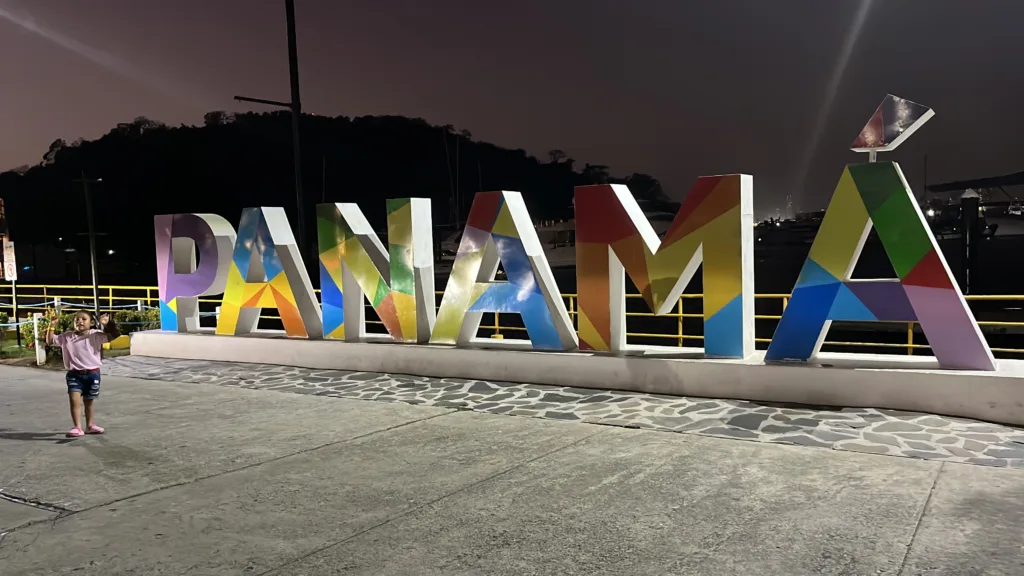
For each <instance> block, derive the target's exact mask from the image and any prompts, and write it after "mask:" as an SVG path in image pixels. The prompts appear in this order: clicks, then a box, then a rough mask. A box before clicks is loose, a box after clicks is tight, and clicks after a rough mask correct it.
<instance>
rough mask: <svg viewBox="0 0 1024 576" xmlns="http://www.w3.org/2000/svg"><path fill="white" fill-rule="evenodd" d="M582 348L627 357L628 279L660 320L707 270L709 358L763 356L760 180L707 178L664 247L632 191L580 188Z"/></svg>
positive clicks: (578, 268) (691, 197)
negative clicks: (757, 329)
mask: <svg viewBox="0 0 1024 576" xmlns="http://www.w3.org/2000/svg"><path fill="white" fill-rule="evenodd" d="M574 204H575V207H576V278H577V279H576V283H577V291H578V292H579V296H578V302H579V315H578V318H579V336H580V348H581V349H584V350H603V351H611V352H621V351H623V350H624V349H626V310H625V297H626V287H625V275H626V274H628V275H629V278H630V279H631V280H632V281H633V284H634V285H635V286H636V287H637V289H638V290H639V292H640V295H641V296H642V297H643V300H644V302H646V303H647V306H648V307H649V308H650V310H651V311H653V312H654V313H655V314H668V313H670V312H672V309H673V308H674V307H675V306H676V303H677V302H678V300H679V297H680V294H681V293H682V291H683V290H684V289H685V288H686V285H687V284H689V282H690V280H691V279H692V278H693V275H694V274H695V273H696V272H697V269H698V268H699V267H700V265H701V264H702V263H703V265H704V268H703V270H704V353H705V355H706V356H711V357H724V358H744V357H746V356H749V355H750V354H752V353H753V351H754V260H753V257H754V245H753V244H754V238H753V235H754V215H753V178H752V177H751V176H747V175H740V174H734V175H727V176H707V177H702V178H699V179H698V180H697V182H696V183H695V184H694V186H693V188H692V189H691V190H690V193H689V194H687V196H686V199H685V200H684V201H683V203H682V206H680V208H679V212H678V213H677V214H676V216H675V219H674V220H673V221H672V224H671V226H670V227H669V229H668V232H666V234H665V238H664V239H659V238H658V235H657V234H656V233H655V231H654V228H653V227H652V226H651V224H650V222H648V220H647V218H646V216H644V213H643V211H642V210H641V209H640V206H639V205H638V204H637V201H636V200H635V199H634V198H633V195H632V194H630V192H629V188H627V187H626V186H623V185H619V184H610V185H600V186H580V187H577V188H576V192H575V200H574Z"/></svg>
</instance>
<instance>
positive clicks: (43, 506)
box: [0, 489, 73, 514]
mask: <svg viewBox="0 0 1024 576" xmlns="http://www.w3.org/2000/svg"><path fill="white" fill-rule="evenodd" d="M0 500H6V501H8V502H11V503H13V504H21V505H23V506H29V507H31V508H38V509H40V510H46V511H47V512H54V513H56V514H67V513H70V512H73V510H71V509H70V508H65V507H63V506H60V505H58V504H51V503H48V502H43V501H41V500H35V499H32V498H22V497H21V496H14V495H13V494H7V493H5V492H4V491H3V489H0Z"/></svg>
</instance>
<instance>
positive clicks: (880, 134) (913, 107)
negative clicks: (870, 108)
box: [850, 94, 935, 152]
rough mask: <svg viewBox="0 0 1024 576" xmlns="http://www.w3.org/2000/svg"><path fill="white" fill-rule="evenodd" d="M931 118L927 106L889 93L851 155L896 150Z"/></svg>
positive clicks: (857, 139)
mask: <svg viewBox="0 0 1024 576" xmlns="http://www.w3.org/2000/svg"><path fill="white" fill-rule="evenodd" d="M934 115H935V111H934V110H932V109H931V108H928V107H927V106H923V105H921V104H918V103H917V102H911V101H910V100H907V99H905V98H900V97H898V96H893V95H892V94H888V95H886V97H885V99H884V100H882V103H881V104H879V105H878V108H877V109H875V113H874V114H872V115H871V119H870V120H868V123H867V124H865V125H864V128H863V129H862V130H861V131H860V134H858V135H857V138H856V139H855V140H854V141H853V144H851V145H850V149H851V150H853V151H854V152H888V151H891V150H895V149H896V147H897V146H899V145H900V144H902V143H903V142H904V141H905V140H906V139H907V138H910V135H911V134H913V133H914V132H915V131H917V129H918V128H920V127H921V126H923V125H924V123H925V122H927V121H928V120H929V119H930V118H931V117H932V116H934Z"/></svg>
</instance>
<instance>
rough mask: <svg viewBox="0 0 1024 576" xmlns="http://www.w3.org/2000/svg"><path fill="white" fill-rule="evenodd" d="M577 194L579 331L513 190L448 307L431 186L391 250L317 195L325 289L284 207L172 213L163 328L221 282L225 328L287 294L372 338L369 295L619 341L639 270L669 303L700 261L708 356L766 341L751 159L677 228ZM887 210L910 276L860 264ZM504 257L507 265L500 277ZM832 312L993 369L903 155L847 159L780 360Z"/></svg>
mask: <svg viewBox="0 0 1024 576" xmlns="http://www.w3.org/2000/svg"><path fill="white" fill-rule="evenodd" d="M915 107H916V108H915ZM908 111H909V112H908ZM930 112H931V111H930V110H929V109H924V108H923V107H921V106H920V105H917V104H914V103H911V102H907V101H901V100H899V99H894V97H891V96H890V97H887V99H886V101H884V102H883V104H882V106H879V109H878V111H876V114H875V116H873V117H872V120H871V121H869V123H868V126H866V127H865V131H864V132H862V134H861V136H860V137H858V140H857V142H856V143H855V146H854V149H855V150H858V151H869V152H872V159H873V153H874V152H875V151H878V150H882V151H885V150H891V149H892V148H894V147H895V146H896V145H898V143H899V141H902V140H905V138H906V135H909V132H912V131H914V130H916V129H917V128H918V127H919V126H920V124H921V123H923V122H924V121H925V120H927V119H928V118H929V117H930ZM887 116H888V117H891V118H893V120H892V121H889V120H887V119H886V118H887ZM894 142H895V144H894ZM574 204H575V207H576V231H577V245H576V256H577V258H576V260H577V290H578V302H579V310H578V311H577V313H578V317H579V333H578V335H577V332H576V330H575V329H574V328H573V323H572V321H571V320H570V318H569V313H568V311H567V310H566V307H565V303H564V301H563V300H562V298H561V296H560V294H559V290H558V286H557V284H556V283H555V279H554V275H553V274H552V272H551V268H550V266H549V265H548V262H547V259H546V258H545V256H544V251H543V248H542V246H541V243H540V240H539V239H538V238H537V233H536V230H535V229H534V227H533V223H532V220H531V219H530V216H529V213H528V212H527V209H526V205H525V203H524V202H523V198H522V196H521V194H520V193H519V192H508V191H502V192H482V193H478V194H476V195H475V196H474V199H473V205H472V207H471V210H470V214H469V218H468V220H467V224H466V228H465V230H464V231H463V235H462V241H461V244H460V246H459V250H458V252H457V254H456V257H455V261H454V264H453V267H452V272H451V276H450V277H449V280H448V283H447V285H446V288H445V291H444V295H443V297H442V299H441V305H440V308H438V309H436V311H435V308H434V270H433V263H434V259H433V249H432V247H433V239H432V234H431V232H432V225H431V217H430V215H431V205H430V200H429V199H422V198H409V199H399V200H389V201H388V203H387V214H388V239H389V242H390V245H389V246H388V247H387V249H385V247H384V245H383V243H382V242H381V241H380V239H379V238H378V237H377V235H376V233H375V232H374V231H373V229H372V228H371V226H370V224H369V222H368V221H367V219H366V218H365V216H364V215H363V213H362V211H361V210H360V209H359V207H358V206H356V205H355V204H344V203H341V204H321V205H319V206H318V207H317V231H318V239H319V267H320V286H321V288H322V291H321V297H322V300H321V302H320V303H319V304H318V303H317V298H316V294H315V293H314V290H313V286H312V284H311V282H310V280H309V277H308V276H307V274H306V268H305V265H304V264H303V262H302V261H301V256H300V254H299V250H298V248H297V246H296V243H295V238H294V236H293V235H292V232H291V228H290V226H289V224H288V221H287V218H286V216H285V213H284V210H282V209H281V208H247V209H245V210H244V211H243V214H242V219H241V222H240V224H239V229H238V232H237V233H236V232H235V230H234V229H233V228H232V227H231V225H230V224H229V223H228V222H227V221H226V220H225V219H223V218H221V217H220V216H215V215H210V214H174V215H164V216H157V217H156V219H155V225H156V247H157V266H158V270H157V276H158V280H159V291H160V311H161V329H163V330H169V331H178V332H194V331H197V330H198V329H199V328H198V326H199V323H198V319H199V307H198V298H199V297H200V296H212V295H215V294H220V293H223V295H224V296H223V302H222V305H221V311H220V314H219V316H218V319H217V330H216V332H217V334H221V335H241V334H248V333H251V332H253V331H255V330H256V324H257V321H258V319H259V315H260V312H261V310H262V309H263V308H276V309H277V310H278V311H279V312H280V315H281V319H282V323H283V324H284V329H285V333H286V334H287V335H288V336H291V337H297V338H311V339H319V338H326V339H337V340H344V341H350V342H351V341H361V340H365V339H366V337H367V334H366V330H365V315H364V310H365V309H364V305H363V300H364V299H365V300H367V301H368V302H369V303H370V305H371V306H372V307H373V308H374V310H375V312H376V313H377V315H378V316H379V317H380V319H381V321H382V323H383V324H384V326H385V328H386V329H387V333H388V336H389V337H390V339H391V340H393V341H395V342H402V343H407V344H424V343H430V344H439V345H455V346H459V345H475V346H482V345H483V346H489V347H507V348H513V349H520V350H521V349H531V348H532V349H537V350H554V351H574V350H590V351H596V352H608V353H612V354H617V353H624V352H627V351H628V350H629V347H628V346H627V345H626V342H625V333H626V325H625V321H626V312H625V277H626V275H628V276H629V277H630V279H631V280H632V281H633V283H634V284H635V285H636V286H637V288H638V289H639V290H640V293H641V295H642V297H643V300H644V302H645V303H646V304H647V306H648V307H649V308H651V309H652V310H653V311H654V312H655V313H657V314H666V313H668V312H670V311H671V309H672V307H673V305H674V304H675V302H676V301H677V299H678V298H679V295H680V293H681V292H682V291H683V289H684V288H685V287H686V285H687V284H688V283H689V281H690V280H691V279H692V278H693V276H694V274H695V273H696V271H697V269H698V267H700V265H701V264H703V276H704V333H705V337H704V342H705V348H704V352H705V355H706V356H709V357H723V358H746V357H748V356H750V355H752V354H753V353H754V272H753V252H754V247H753V228H754V227H753V178H752V177H751V176H747V175H726V176H714V177H703V178H699V179H698V180H697V182H696V184H695V185H694V187H693V188H692V189H691V191H690V193H689V194H688V195H687V197H686V200H685V201H684V202H683V204H682V206H681V207H680V209H679V212H678V214H676V216H675V219H674V220H673V222H672V225H671V226H670V228H669V230H668V232H667V233H666V235H665V237H664V239H662V240H659V238H658V236H657V234H656V233H655V231H654V229H653V227H652V226H651V224H650V223H649V222H648V221H647V218H646V217H645V216H644V214H643V212H642V210H641V209H640V207H639V206H638V205H637V202H636V200H635V199H634V198H633V196H632V195H631V194H630V192H629V189H628V188H627V187H625V186H621V185H600V186H583V187H579V188H577V189H576V191H575V199H574ZM872 227H874V228H875V229H876V230H877V232H878V236H879V238H880V240H881V242H882V245H883V247H884V248H885V251H886V254H887V255H888V257H889V260H890V262H891V263H892V265H893V269H894V270H895V272H896V275H897V278H895V279H885V280H854V279H852V278H851V274H852V272H853V270H854V267H855V266H856V263H857V260H858V258H859V257H860V252H861V250H862V248H863V246H864V243H865V241H866V239H867V236H868V233H869V232H870V231H871V229H872ZM197 255H198V265H197ZM499 264H500V265H501V266H502V268H503V269H504V271H505V273H506V276H507V281H500V282H499V281H495V276H496V272H497V270H498V265H499ZM487 312H501V313H513V314H519V315H520V316H521V317H522V318H523V324H524V326H525V328H526V333H527V336H528V340H527V341H515V340H511V341H507V340H492V339H478V338H477V337H476V334H477V332H478V329H479V326H480V320H481V316H482V314H484V313H487ZM834 320H848V321H864V322H874V321H878V322H891V321H900V322H910V321H916V322H919V323H920V325H921V328H922V330H923V332H924V333H925V336H926V337H927V338H928V341H929V344H930V345H931V347H932V350H933V351H934V353H935V357H936V360H937V361H938V363H939V365H940V366H941V367H943V368H949V369H963V370H994V369H995V360H994V358H993V356H992V352H991V350H990V349H989V347H988V344H987V343H986V342H985V339H984V337H983V336H982V334H981V330H980V329H979V327H978V324H977V322H976V321H975V319H974V316H973V314H972V313H971V310H970V308H969V307H968V306H967V303H966V302H965V300H964V298H963V295H962V294H961V292H960V289H959V288H958V287H957V284H956V282H955V281H954V280H953V278H952V274H951V273H950V270H949V267H948V265H947V264H946V261H945V259H944V258H943V255H942V252H941V251H940V250H939V247H938V245H937V243H936V241H935V238H934V236H933V235H932V233H931V231H930V229H929V227H928V225H927V223H926V221H925V218H924V215H923V214H922V213H921V210H920V208H919V207H918V205H917V203H916V202H915V201H914V198H913V196H912V195H911V192H910V188H909V186H908V184H907V182H906V179H905V178H904V176H903V173H902V171H901V170H900V168H899V166H898V165H897V164H895V163H891V162H869V163H867V164H855V165H850V166H848V167H847V168H846V170H844V172H843V174H842V176H841V177H840V180H839V184H838V186H837V188H836V191H835V194H834V195H833V198H832V201H831V203H830V204H829V207H828V209H827V211H826V213H825V217H824V219H823V221H822V224H821V228H820V229H819V231H818V234H817V236H816V237H815V240H814V243H813V245H812V247H811V251H810V254H809V255H808V257H807V260H806V262H805V263H804V266H803V269H802V271H801V273H800V277H799V278H798V280H797V283H796V286H795V287H794V289H793V295H792V299H791V301H790V304H789V305H788V307H787V308H786V310H785V312H784V313H783V315H782V319H781V320H780V321H779V325H778V328H777V330H776V332H775V336H774V337H773V338H772V341H771V344H770V346H769V348H768V351H767V352H766V354H765V360H766V361H779V362H781V361H798V362H803V361H808V360H812V359H813V358H814V357H815V356H816V355H817V353H818V351H819V349H820V348H821V344H822V341H823V340H824V337H825V334H826V333H827V332H828V327H829V325H830V323H831V322H832V321H834Z"/></svg>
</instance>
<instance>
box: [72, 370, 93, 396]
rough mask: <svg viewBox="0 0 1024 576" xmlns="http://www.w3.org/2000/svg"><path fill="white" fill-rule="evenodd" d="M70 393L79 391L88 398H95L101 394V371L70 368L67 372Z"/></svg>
mask: <svg viewBox="0 0 1024 576" xmlns="http://www.w3.org/2000/svg"><path fill="white" fill-rule="evenodd" d="M67 379H68V394H70V393H72V392H78V393H79V394H81V395H82V398H84V399H86V400H95V399H96V398H98V397H99V395H100V371H99V370H93V371H91V372H81V371H77V370H69V371H68V373H67Z"/></svg>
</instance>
